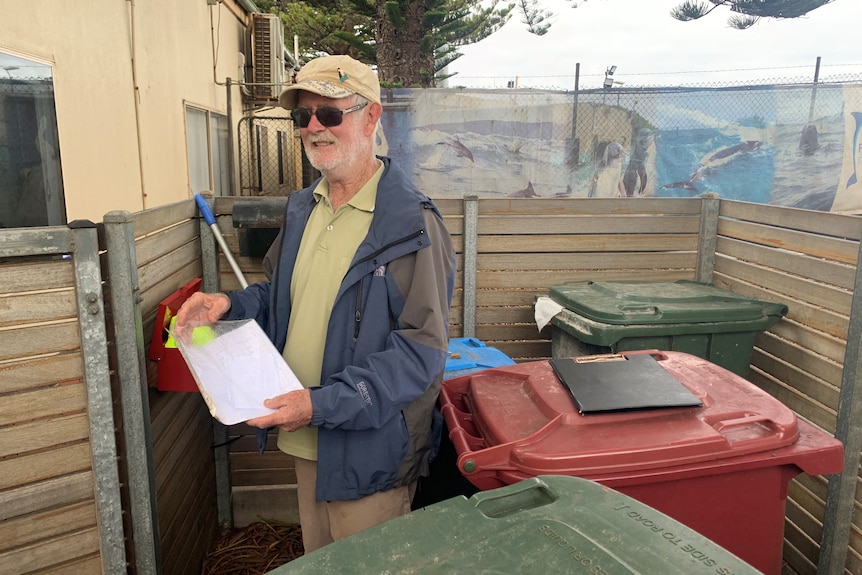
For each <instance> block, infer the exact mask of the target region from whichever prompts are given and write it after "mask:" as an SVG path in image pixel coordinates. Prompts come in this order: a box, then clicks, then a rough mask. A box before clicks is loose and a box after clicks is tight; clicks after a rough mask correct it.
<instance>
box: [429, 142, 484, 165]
mask: <svg viewBox="0 0 862 575" xmlns="http://www.w3.org/2000/svg"><path fill="white" fill-rule="evenodd" d="M437 144H438V145H440V144H442V145H444V146H450V147H451V148H452V149H453V150H455V155H456V156H458V157H460V158H467V159H468V160H470V161H471V162H473V163H474V164H475V163H476V161H475V160H474V159H473V152H471V151H470V150H469V148H467V146H465V145H464V144H462V143H461V140H459V139H458V136H453V137H452V139H451V140H445V141H443V142H437Z"/></svg>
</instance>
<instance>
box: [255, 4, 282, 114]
mask: <svg viewBox="0 0 862 575" xmlns="http://www.w3.org/2000/svg"><path fill="white" fill-rule="evenodd" d="M251 62H252V84H254V85H253V86H252V87H251V94H252V97H253V99H255V100H277V99H278V96H279V94H280V93H281V89H282V86H281V84H282V83H283V82H284V30H283V29H282V26H281V18H279V17H278V16H277V15H275V14H259V13H254V14H252V15H251Z"/></svg>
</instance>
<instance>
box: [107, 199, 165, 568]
mask: <svg viewBox="0 0 862 575" xmlns="http://www.w3.org/2000/svg"><path fill="white" fill-rule="evenodd" d="M102 221H103V224H104V228H105V243H106V246H105V248H106V249H107V258H108V278H107V279H108V285H109V286H110V287H111V316H112V318H113V326H114V342H115V348H116V355H117V377H118V379H119V386H120V402H121V407H122V411H123V433H124V436H125V440H126V466H127V468H128V474H129V478H128V481H129V505H130V506H131V523H132V534H133V541H134V546H135V567H136V570H137V573H138V574H141V575H143V574H149V573H161V564H162V558H161V537H160V535H159V521H158V508H157V506H156V480H155V465H154V463H153V440H152V432H151V429H150V400H149V393H148V389H147V365H146V359H145V350H144V328H143V320H142V318H141V296H140V286H139V284H138V262H137V256H136V255H135V254H136V252H135V229H134V220H133V218H132V215H131V214H130V213H129V212H127V211H113V212H109V213H107V214H105V216H104V218H103V220H102Z"/></svg>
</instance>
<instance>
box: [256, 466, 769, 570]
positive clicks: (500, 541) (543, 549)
mask: <svg viewBox="0 0 862 575" xmlns="http://www.w3.org/2000/svg"><path fill="white" fill-rule="evenodd" d="M320 573H357V574H372V573H373V574H377V573H391V574H393V575H394V574H403V575H406V574H413V573H423V574H427V575H431V574H434V575H451V574H453V573H456V574H475V575H480V574H491V573H493V574H495V575H505V574H511V575H520V574H522V573H570V574H572V575H596V574H605V575H635V574H642V573H650V574H659V573H660V574H662V575H715V574H716V573H733V574H734V575H755V574H756V573H759V571H757V570H756V569H754V568H753V567H751V566H750V565H749V564H748V563H745V562H744V561H743V560H742V559H739V558H738V557H737V556H736V555H733V554H732V553H731V552H729V551H727V550H726V549H724V548H723V547H720V546H719V545H717V544H715V543H713V542H712V541H710V540H709V539H707V538H706V537H704V536H702V535H700V534H699V533H697V532H695V531H694V530H692V529H690V528H688V527H686V526H685V525H683V524H682V523H679V522H678V521H676V520H674V519H671V518H670V517H668V516H667V515H664V514H663V513H661V512H659V511H657V510H655V509H654V508H652V507H649V506H647V505H645V504H643V503H640V502H639V501H636V500H635V499H633V498H631V497H628V496H626V495H623V494H622V493H619V492H618V491H615V490H613V489H611V488H609V487H604V486H602V485H600V484H598V483H595V482H592V481H589V480H587V479H582V478H579V477H568V476H553V475H545V476H540V477H534V478H531V479H526V480H524V481H521V482H519V483H516V484H513V485H508V486H506V487H501V488H499V489H493V490H490V491H484V492H480V493H477V494H476V495H474V496H473V497H471V498H470V499H469V500H467V499H465V498H464V497H455V498H453V499H448V500H446V501H443V502H440V503H436V504H434V505H430V506H428V507H425V508H422V509H418V510H416V511H413V512H412V513H409V514H407V515H403V516H401V517H397V518H395V519H392V520H390V521H386V522H385V523H381V524H380V525H376V526H374V527H370V528H368V529H366V530H364V531H361V532H359V533H357V534H355V535H351V536H350V537H345V538H344V539H341V540H339V541H336V542H335V543H330V544H329V545H327V546H325V547H322V548H320V549H318V550H317V551H314V552H312V553H309V554H307V555H304V556H302V557H299V558H297V559H295V560H293V561H291V562H290V563H286V564H284V565H282V566H280V567H278V568H276V569H275V570H273V571H270V572H269V575H300V574H309V575H312V574H314V575H318V574H320Z"/></svg>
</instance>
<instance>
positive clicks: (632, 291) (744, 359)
mask: <svg viewBox="0 0 862 575" xmlns="http://www.w3.org/2000/svg"><path fill="white" fill-rule="evenodd" d="M549 296H550V298H551V299H552V300H553V301H554V302H556V303H557V304H559V305H561V306H563V307H564V309H563V310H562V311H561V312H560V313H559V314H558V315H556V316H555V317H554V318H553V319H552V320H551V324H552V326H553V327H552V332H551V355H552V356H553V357H555V358H563V357H578V356H585V355H596V354H605V353H618V352H621V351H633V350H640V349H659V350H666V351H682V352H685V353H689V354H691V355H695V356H697V357H701V358H703V359H706V360H709V361H711V362H712V363H715V364H717V365H720V366H722V367H724V368H725V369H728V370H730V371H732V372H734V373H736V374H738V375H741V376H743V377H745V376H746V375H747V374H748V369H749V364H750V362H751V353H752V350H753V349H754V338H755V336H756V335H757V334H758V333H759V332H762V331H765V330H767V329H769V328H770V327H772V326H773V325H775V324H776V323H778V321H779V320H781V318H782V317H784V316H785V315H786V314H787V306H786V305H785V304H782V303H773V302H767V301H760V300H756V299H751V298H746V297H744V296H741V295H739V294H736V293H733V292H731V291H728V290H724V289H721V288H718V287H715V286H713V285H711V284H707V283H702V282H693V281H685V280H680V281H676V282H646V281H608V282H594V281H571V282H565V283H562V284H559V285H555V286H552V287H551V288H550V293H549Z"/></svg>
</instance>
